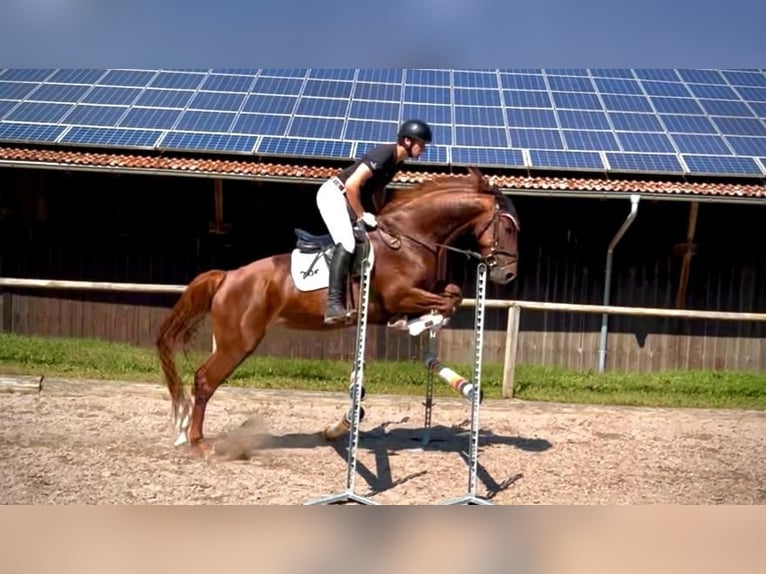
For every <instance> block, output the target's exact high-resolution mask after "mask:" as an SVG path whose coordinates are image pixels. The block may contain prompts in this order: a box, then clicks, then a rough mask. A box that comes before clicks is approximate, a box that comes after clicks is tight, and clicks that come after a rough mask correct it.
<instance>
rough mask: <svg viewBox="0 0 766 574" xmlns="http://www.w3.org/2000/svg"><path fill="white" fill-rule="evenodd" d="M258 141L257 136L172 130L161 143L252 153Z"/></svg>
mask: <svg viewBox="0 0 766 574" xmlns="http://www.w3.org/2000/svg"><path fill="white" fill-rule="evenodd" d="M256 141H258V138H257V137H256V136H239V135H228V134H204V133H191V132H170V133H168V134H167V135H166V136H165V137H164V138H162V141H161V142H160V144H159V147H161V148H162V149H168V150H171V149H176V150H200V151H203V150H204V151H233V152H247V153H250V152H252V151H253V149H254V148H255V143H256Z"/></svg>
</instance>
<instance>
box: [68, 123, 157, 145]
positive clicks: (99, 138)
mask: <svg viewBox="0 0 766 574" xmlns="http://www.w3.org/2000/svg"><path fill="white" fill-rule="evenodd" d="M161 135H162V132H161V131H159V130H131V129H123V128H95V127H80V126H74V127H72V128H71V129H70V130H69V131H68V132H67V133H66V134H64V136H63V137H62V138H61V139H60V140H59V141H60V143H72V144H90V145H96V146H106V147H115V146H119V147H123V146H126V147H127V146H129V147H138V148H152V147H154V144H155V143H156V142H157V140H158V139H159V138H160V136H161Z"/></svg>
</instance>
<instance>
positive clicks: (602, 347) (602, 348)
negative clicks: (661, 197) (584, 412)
mask: <svg viewBox="0 0 766 574" xmlns="http://www.w3.org/2000/svg"><path fill="white" fill-rule="evenodd" d="M639 199H640V197H639V196H638V195H637V194H633V195H631V196H630V213H629V214H628V217H627V218H626V219H625V221H624V222H623V224H622V226H621V227H620V229H619V230H618V231H617V234H616V235H615V236H614V238H613V239H612V241H611V242H610V243H609V249H607V251H606V273H605V275H606V277H605V278H604V305H609V295H610V291H611V285H612V254H613V253H614V248H615V247H616V245H617V243H618V242H619V241H620V239H622V236H623V235H625V232H626V231H627V230H628V227H630V224H631V223H633V220H634V219H635V218H636V214H637V213H638V201H639ZM608 323H609V314H608V313H604V314H603V315H602V316H601V338H600V341H599V345H598V372H599V373H603V372H604V367H605V366H606V335H607V325H608Z"/></svg>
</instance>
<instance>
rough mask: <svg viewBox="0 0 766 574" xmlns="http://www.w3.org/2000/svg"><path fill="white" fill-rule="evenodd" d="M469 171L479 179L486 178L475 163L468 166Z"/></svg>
mask: <svg viewBox="0 0 766 574" xmlns="http://www.w3.org/2000/svg"><path fill="white" fill-rule="evenodd" d="M468 173H469V174H471V175H472V176H473V177H474V178H476V179H477V180H480V179H484V175H483V174H482V173H481V171H479V168H478V167H476V166H473V165H469V166H468Z"/></svg>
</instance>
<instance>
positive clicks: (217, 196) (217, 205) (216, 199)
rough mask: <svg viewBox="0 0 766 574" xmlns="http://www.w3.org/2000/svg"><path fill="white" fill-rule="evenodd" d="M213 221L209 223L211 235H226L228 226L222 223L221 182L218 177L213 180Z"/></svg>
mask: <svg viewBox="0 0 766 574" xmlns="http://www.w3.org/2000/svg"><path fill="white" fill-rule="evenodd" d="M213 203H214V212H213V213H214V215H213V217H214V219H213V221H212V222H211V223H210V232H211V233H226V232H228V231H229V229H230V226H229V225H227V224H225V223H224V222H223V180H222V179H221V178H220V177H219V178H216V179H214V180H213Z"/></svg>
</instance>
